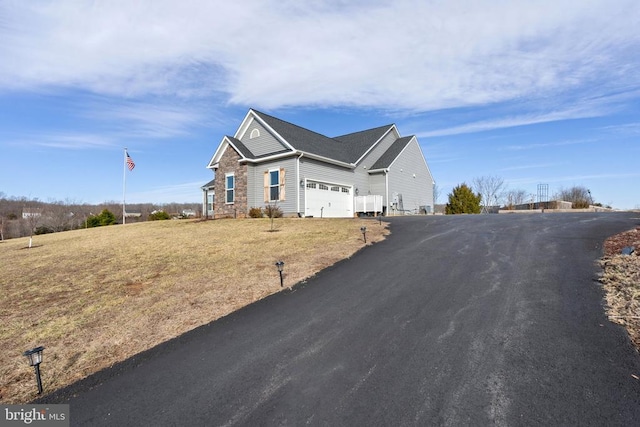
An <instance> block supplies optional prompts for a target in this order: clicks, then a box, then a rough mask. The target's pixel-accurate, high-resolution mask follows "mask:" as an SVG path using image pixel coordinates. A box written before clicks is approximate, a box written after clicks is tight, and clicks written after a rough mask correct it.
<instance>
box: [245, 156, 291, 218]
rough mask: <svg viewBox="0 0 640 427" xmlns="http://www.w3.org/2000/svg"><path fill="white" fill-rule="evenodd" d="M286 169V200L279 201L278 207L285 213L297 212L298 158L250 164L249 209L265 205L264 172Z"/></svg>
mask: <svg viewBox="0 0 640 427" xmlns="http://www.w3.org/2000/svg"><path fill="white" fill-rule="evenodd" d="M280 168H284V170H285V179H284V187H285V188H284V191H285V200H283V201H279V202H278V207H280V209H282V212H283V213H284V214H285V215H292V214H296V213H297V211H296V202H297V199H296V196H297V194H296V190H297V187H298V184H297V183H296V158H295V157H291V158H287V159H280V160H274V161H271V162H265V163H260V164H258V165H249V170H248V173H249V181H250V182H249V188H248V189H247V203H248V207H249V209H251V208H252V207H255V208H258V207H264V205H265V202H264V172H265V171H268V170H269V169H280Z"/></svg>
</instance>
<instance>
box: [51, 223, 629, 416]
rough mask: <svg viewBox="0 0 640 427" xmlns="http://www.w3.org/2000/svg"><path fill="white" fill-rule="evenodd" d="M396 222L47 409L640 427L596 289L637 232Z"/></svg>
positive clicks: (619, 348) (620, 349)
mask: <svg viewBox="0 0 640 427" xmlns="http://www.w3.org/2000/svg"><path fill="white" fill-rule="evenodd" d="M390 221H391V230H392V235H391V236H390V237H389V238H388V239H387V240H386V241H384V242H382V243H379V244H376V245H374V246H373V247H370V248H367V249H366V250H364V251H361V252H359V253H358V254H356V255H355V256H354V257H352V258H351V259H349V260H346V261H343V262H341V263H338V264H337V265H335V266H334V267H332V268H329V269H327V270H325V271H323V272H322V273H320V274H319V275H318V276H316V277H314V278H312V279H310V280H309V281H308V282H307V283H305V284H300V285H298V286H296V287H294V289H293V290H291V291H285V292H283V293H281V294H278V295H275V296H272V297H269V298H267V299H265V300H263V301H260V302H258V303H256V304H253V305H252V306H249V307H247V308H245V309H243V310H240V311H239V312H236V313H234V314H232V315H230V316H227V317H225V318H223V319H220V320H219V321H216V322H213V323H211V324H209V325H206V326H203V327H201V328H198V329H196V330H194V331H192V332H190V333H187V334H185V335H183V336H181V337H179V338H176V339H175V340H172V341H170V342H168V343H165V344H162V345H160V346H158V347H156V348H153V349H151V350H149V351H147V352H145V353H143V354H141V355H138V356H136V357H134V358H132V359H130V360H127V361H126V362H124V363H122V364H119V365H117V366H115V367H113V368H111V369H108V370H105V371H102V372H100V373H98V374H96V375H94V376H92V377H90V378H88V379H86V380H84V381H82V382H80V383H77V384H74V385H72V386H71V387H69V388H67V389H65V390H62V391H61V392H58V393H55V394H53V395H50V396H47V397H45V398H44V399H43V401H45V402H50V403H53V402H56V403H70V405H71V422H72V424H73V425H83V426H85V425H110V426H116V425H117V426H129V425H154V426H157V425H203V426H204V425H207V426H213V425H302V424H311V425H349V426H355V425H393V426H398V425H456V426H457V425H637V423H638V422H639V421H638V420H640V382H639V381H638V380H637V379H635V378H634V377H633V376H632V375H636V376H640V357H639V356H638V354H637V352H636V351H635V350H634V349H633V347H632V346H631V344H630V341H629V339H628V338H627V336H626V333H625V331H624V330H623V329H622V328H621V327H619V326H617V325H614V324H612V323H610V322H609V321H608V320H607V319H606V316H605V314H604V311H603V308H602V291H601V289H600V286H599V285H598V283H597V281H595V278H596V276H597V273H598V271H599V268H598V266H597V265H596V263H595V261H596V260H597V259H598V258H599V257H600V256H601V254H602V243H603V241H604V239H605V238H606V237H607V236H610V235H612V234H615V233H617V232H620V231H624V230H627V229H630V228H632V227H634V226H637V225H639V224H640V218H637V214H636V215H634V214H629V213H615V214H582V213H581V214H548V213H546V214H542V215H474V216H429V217H404V218H391V219H390ZM285 262H286V260H285ZM265 280H276V279H275V277H270V278H265Z"/></svg>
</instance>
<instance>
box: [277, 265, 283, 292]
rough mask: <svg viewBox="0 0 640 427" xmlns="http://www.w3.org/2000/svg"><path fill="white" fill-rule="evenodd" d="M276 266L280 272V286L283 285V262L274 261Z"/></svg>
mask: <svg viewBox="0 0 640 427" xmlns="http://www.w3.org/2000/svg"><path fill="white" fill-rule="evenodd" d="M276 267H278V273H280V287H282V286H284V285H283V283H282V270H283V269H284V262H282V261H278V262H276Z"/></svg>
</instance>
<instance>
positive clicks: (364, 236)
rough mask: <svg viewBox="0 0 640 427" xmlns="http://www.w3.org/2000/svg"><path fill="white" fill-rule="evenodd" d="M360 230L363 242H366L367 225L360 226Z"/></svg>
mask: <svg viewBox="0 0 640 427" xmlns="http://www.w3.org/2000/svg"><path fill="white" fill-rule="evenodd" d="M360 232H361V233H362V238H363V239H364V242H365V243H367V227H360Z"/></svg>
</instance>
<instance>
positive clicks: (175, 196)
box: [127, 181, 205, 203]
mask: <svg viewBox="0 0 640 427" xmlns="http://www.w3.org/2000/svg"><path fill="white" fill-rule="evenodd" d="M204 183H205V182H203V181H196V182H186V183H182V184H174V185H166V186H162V187H156V188H153V189H151V190H148V191H142V192H131V193H127V202H128V203H146V202H148V201H149V200H153V201H154V203H173V202H175V203H194V201H195V202H197V201H199V200H202V191H201V190H200V187H201V186H202V185H203V184H204Z"/></svg>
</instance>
